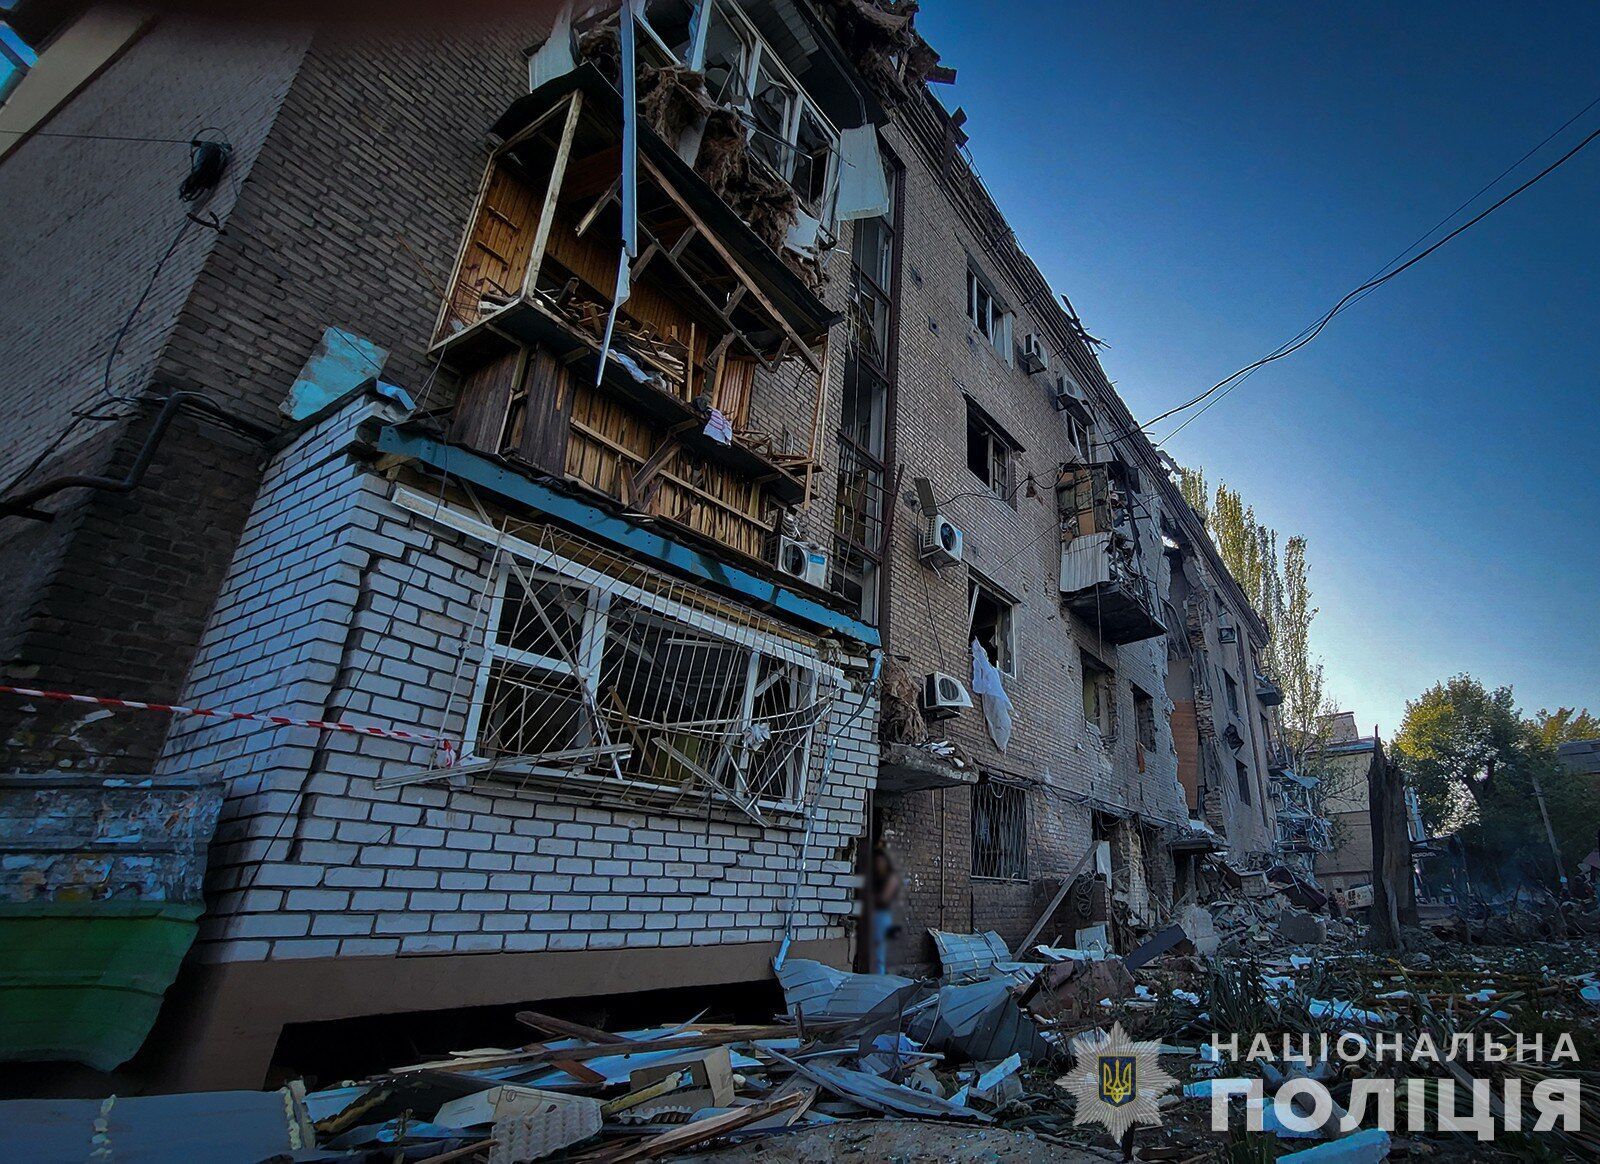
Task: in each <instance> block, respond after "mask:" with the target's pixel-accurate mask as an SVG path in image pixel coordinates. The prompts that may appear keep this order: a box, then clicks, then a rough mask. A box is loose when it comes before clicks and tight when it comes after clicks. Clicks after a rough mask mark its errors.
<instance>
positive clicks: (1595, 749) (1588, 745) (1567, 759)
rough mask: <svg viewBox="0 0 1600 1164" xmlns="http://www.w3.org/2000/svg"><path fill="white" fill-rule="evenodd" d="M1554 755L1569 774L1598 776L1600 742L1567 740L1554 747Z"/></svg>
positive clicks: (1599, 769) (1599, 772)
mask: <svg viewBox="0 0 1600 1164" xmlns="http://www.w3.org/2000/svg"><path fill="white" fill-rule="evenodd" d="M1556 755H1557V757H1558V758H1559V759H1560V761H1561V766H1562V767H1564V768H1566V769H1567V770H1568V771H1569V772H1573V773H1576V774H1581V775H1585V776H1600V740H1568V741H1567V742H1566V743H1564V744H1558V745H1557V746H1556Z"/></svg>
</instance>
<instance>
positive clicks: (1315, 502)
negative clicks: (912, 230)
mask: <svg viewBox="0 0 1600 1164" xmlns="http://www.w3.org/2000/svg"><path fill="white" fill-rule="evenodd" d="M917 20H918V27H919V28H920V29H921V30H922V32H923V35H924V36H926V37H927V38H928V40H929V41H930V42H931V43H932V44H933V45H934V46H935V47H937V48H938V49H939V50H940V51H941V52H942V53H943V54H944V59H945V62H946V63H947V64H950V65H952V66H954V67H955V68H956V69H957V70H958V73H959V76H958V81H957V83H956V85H954V86H950V87H939V88H938V90H937V91H938V93H939V95H940V97H941V98H942V99H943V100H944V101H945V102H946V104H947V105H949V106H952V107H954V106H956V105H960V106H962V107H964V108H965V109H966V111H967V113H968V117H969V120H968V122H967V130H968V132H970V133H971V135H972V143H971V148H972V151H973V156H974V158H975V160H976V162H977V164H978V168H979V171H980V172H981V173H982V174H983V176H984V179H985V182H986V183H987V184H988V186H989V187H990V189H991V191H992V192H993V193H994V195H995V197H996V198H997V200H998V201H999V203H1000V205H1001V208H1002V209H1003V210H1004V211H1005V212H1006V214H1007V215H1008V217H1009V218H1010V220H1011V222H1012V224H1013V226H1014V227H1015V228H1016V231H1017V234H1018V236H1019V237H1020V239H1021V241H1022V244H1023V246H1024V247H1025V248H1026V249H1027V250H1028V251H1029V253H1030V254H1031V255H1033V257H1034V259H1035V261H1036V262H1037V263H1038V264H1039V267H1040V269H1041V270H1042V271H1043V272H1044V274H1045V276H1046V278H1047V279H1049V281H1050V282H1051V284H1052V286H1054V287H1055V288H1056V290H1057V291H1060V292H1065V293H1066V294H1068V295H1069V296H1071V298H1072V301H1073V304H1074V306H1075V307H1076V308H1077V310H1078V312H1079V313H1080V314H1081V315H1082V317H1083V319H1084V323H1085V325H1086V326H1087V327H1088V329H1089V331H1090V332H1091V333H1092V334H1094V335H1096V336H1099V337H1100V338H1101V339H1103V340H1105V341H1106V342H1107V343H1108V344H1109V347H1108V348H1107V349H1106V350H1105V351H1103V352H1102V354H1101V359H1102V361H1103V363H1104V364H1105V367H1106V370H1107V373H1108V374H1109V375H1110V376H1111V378H1112V379H1113V380H1114V381H1116V383H1117V386H1118V388H1119V390H1120V391H1121V393H1122V395H1123V397H1124V398H1125V399H1126V400H1127V401H1128V403H1129V406H1130V407H1131V408H1132V409H1133V411H1134V414H1135V415H1136V416H1138V417H1140V418H1144V417H1147V416H1152V415H1155V414H1156V413H1158V412H1161V411H1163V410H1164V409H1166V408H1168V407H1170V406H1171V405H1173V404H1175V403H1178V402H1180V401H1182V400H1184V399H1187V398H1188V397H1190V396H1192V395H1194V394H1195V393H1196V392H1198V391H1200V390H1202V389H1204V388H1207V387H1209V386H1210V385H1211V384H1213V383H1215V382H1216V381H1217V380H1219V379H1221V378H1222V377H1223V376H1224V375H1226V374H1227V373H1229V372H1232V371H1233V370H1234V369H1235V368H1238V367H1240V366H1241V365H1243V364H1246V363H1248V362H1249V361H1251V360H1253V359H1256V358H1258V357H1259V356H1262V355H1264V354H1266V353H1267V352H1268V351H1270V350H1271V349H1272V348H1274V347H1276V346H1277V345H1278V344H1279V343H1281V342H1283V341H1284V340H1287V339H1288V338H1290V337H1291V336H1293V335H1294V334H1295V333H1297V332H1298V331H1299V330H1300V329H1301V328H1302V327H1304V326H1305V325H1306V324H1308V323H1310V322H1311V321H1312V320H1314V319H1315V318H1317V317H1318V316H1319V315H1321V314H1322V313H1323V312H1324V311H1325V310H1326V309H1327V308H1328V307H1330V306H1332V304H1333V303H1334V302H1335V301H1336V300H1337V299H1338V298H1339V297H1340V296H1341V295H1342V294H1344V292H1345V291H1347V290H1349V289H1350V288H1352V287H1354V286H1356V285H1358V284H1359V283H1361V282H1363V281H1365V280H1366V279H1367V278H1368V277H1369V276H1371V275H1372V274H1373V273H1374V272H1375V271H1376V270H1377V269H1378V268H1380V267H1381V266H1382V265H1383V264H1384V263H1385V262H1387V261H1388V260H1389V259H1390V258H1391V257H1393V256H1394V255H1395V254H1396V253H1397V252H1399V251H1400V250H1401V248H1402V247H1404V246H1406V245H1407V244H1408V243H1410V242H1412V241H1413V240H1414V239H1416V238H1417V237H1418V236H1419V235H1421V234H1422V233H1423V232H1424V231H1426V230H1427V229H1428V228H1429V227H1431V226H1432V225H1433V224H1434V223H1435V222H1437V221H1438V220H1439V219H1440V218H1441V217H1443V216H1444V215H1445V214H1446V213H1447V212H1448V211H1450V210H1451V209H1452V208H1454V207H1455V206H1456V205H1458V204H1459V203H1460V202H1462V201H1463V200H1464V199H1466V198H1467V197H1468V196H1469V195H1471V194H1472V193H1473V192H1474V191H1475V190H1477V189H1478V188H1479V187H1480V186H1482V185H1483V184H1484V183H1485V182H1487V181H1489V179H1491V178H1492V177H1494V175H1495V174H1497V173H1499V172H1500V171H1501V170H1502V169H1504V168H1505V167H1506V166H1507V165H1509V164H1510V163H1511V162H1513V161H1514V160H1515V159H1516V158H1518V157H1519V156H1521V155H1522V154H1523V153H1524V152H1525V151H1526V150H1527V149H1529V148H1530V147H1532V146H1533V145H1534V144H1535V143H1536V142H1538V141H1539V140H1540V139H1541V138H1543V137H1544V136H1545V135H1546V134H1548V133H1549V132H1550V131H1551V130H1553V129H1555V128H1556V126H1558V125H1560V124H1561V123H1562V122H1563V121H1565V120H1566V119H1567V118H1568V117H1570V116H1571V115H1572V114H1574V113H1576V112H1577V111H1578V110H1579V109H1581V108H1583V107H1584V106H1585V105H1586V104H1588V103H1589V102H1590V101H1592V100H1594V99H1595V98H1596V97H1600V68H1597V67H1596V66H1597V62H1600V7H1596V6H1593V5H1579V4H1570V5H1562V4H1539V5H1520V4H1518V5H1513V4H1499V5H1478V4H1450V5H1443V4H1441V5H1411V4H1407V5H1376V4H1365V3H1355V4H1347V5H1342V6H1334V5H1310V4H1288V3H1282V4H1277V5H1266V4H1249V5H1245V4H1217V5H1179V4H1144V3H1118V4H1110V5H1106V4H1096V5H1089V4H1079V3H1058V4H1050V3H1029V4H1015V3H1007V4H1004V5H1000V4H982V5H980V4H965V3H956V2H955V0H931V2H930V3H927V4H926V5H925V6H924V9H923V11H922V13H921V14H920V15H919V16H918V18H917ZM1597 126H1600V106H1596V108H1595V109H1593V110H1591V111H1590V112H1589V113H1588V114H1587V115H1585V117H1583V118H1582V119H1581V120H1580V121H1579V122H1578V123H1577V124H1575V125H1574V126H1573V127H1572V128H1571V129H1569V130H1568V131H1567V132H1566V133H1565V134H1563V135H1562V136H1561V137H1560V138H1558V139H1557V140H1556V142H1553V143H1552V145H1551V146H1549V147H1547V148H1546V149H1545V150H1544V151H1543V152H1541V153H1540V154H1539V155H1537V156H1536V157H1535V158H1534V159H1532V161H1530V162H1529V163H1527V164H1526V165H1525V166H1524V168H1522V169H1520V170H1518V171H1517V172H1516V173H1515V174H1513V175H1512V176H1511V178H1509V179H1508V180H1507V181H1506V182H1505V183H1504V184H1503V185H1502V186H1501V187H1497V188H1496V190H1495V191H1494V192H1493V193H1491V195H1490V196H1489V198H1486V199H1485V200H1483V201H1482V202H1480V203H1478V204H1476V205H1475V206H1474V207H1473V211H1475V210H1477V209H1480V208H1481V207H1482V206H1483V205H1486V204H1487V202H1488V201H1490V200H1492V199H1493V198H1494V197H1496V196H1498V194H1500V193H1503V192H1504V191H1505V190H1509V189H1510V188H1511V187H1512V186H1513V185H1515V184H1516V183H1517V182H1520V181H1521V180H1523V179H1524V178H1526V177H1528V176H1531V175H1532V174H1533V173H1534V172H1536V170H1537V169H1539V168H1542V166H1543V165H1544V164H1547V163H1548V162H1549V161H1551V160H1554V158H1555V157H1557V156H1559V154H1560V153H1561V152H1564V149H1565V148H1568V147H1570V146H1571V145H1573V144H1575V143H1576V141H1577V140H1578V139H1579V138H1580V137H1582V136H1583V134H1584V133H1586V132H1588V131H1590V130H1593V129H1594V128H1595V127H1597ZM1597 209H1600V141H1597V142H1596V143H1594V144H1593V145H1591V146H1590V147H1589V148H1588V149H1587V150H1585V151H1584V153H1582V154H1580V155H1579V156H1578V157H1576V158H1574V159H1573V160H1572V161H1571V162H1569V163H1567V164H1566V165H1565V166H1563V167H1562V168H1561V169H1560V170H1558V171H1556V172H1555V173H1554V174H1552V175H1550V177H1548V178H1547V179H1545V180H1544V181H1542V182H1541V183H1539V184H1538V185H1537V186H1535V187H1534V188H1533V189H1531V190H1529V191H1528V192H1527V193H1526V194H1524V195H1523V196H1522V197H1520V198H1518V199H1516V200H1515V201H1513V202H1512V203H1511V204H1509V205H1507V206H1506V207H1505V208H1503V209H1502V210H1500V211H1497V212H1496V213H1495V214H1493V215H1491V216H1490V217H1489V218H1488V219H1487V220H1485V221H1484V222H1483V223H1482V224H1481V225H1479V226H1477V227H1474V228H1473V229H1472V230H1470V231H1468V232H1467V233H1466V234H1464V235H1462V236H1461V237H1460V238H1459V239H1457V240H1455V241H1454V242H1452V243H1450V244H1449V245H1448V246H1446V247H1444V248H1443V249H1441V250H1440V251H1438V252H1437V253H1436V254H1435V255H1433V256H1432V257H1430V258H1428V259H1426V260H1424V261H1423V262H1422V263H1420V264H1419V265H1418V266H1416V267H1414V268H1412V269H1411V270H1409V271H1407V272H1406V273H1404V274H1402V275H1400V276H1399V277H1398V278H1397V279H1395V280H1393V281H1392V282H1390V283H1388V284H1386V285H1385V286H1383V287H1382V288H1380V289H1379V290H1377V291H1375V292H1374V293H1373V294H1371V295H1369V296H1367V297H1366V298H1365V299H1363V300H1362V301H1361V302H1360V303H1358V304H1357V305H1355V306H1354V307H1352V308H1350V309H1348V310H1346V311H1345V312H1344V313H1343V314H1341V315H1340V316H1339V317H1338V318H1337V319H1336V320H1335V321H1334V322H1333V323H1332V324H1330V325H1329V327H1328V328H1327V329H1326V330H1325V331H1324V332H1323V334H1322V335H1321V337H1320V338H1319V339H1317V340H1316V341H1315V342H1313V343H1312V344H1311V345H1310V346H1308V347H1307V348H1305V349H1304V350H1303V351H1301V352H1299V353H1297V354H1295V355H1293V356H1291V357H1289V358H1288V359H1286V360H1284V361H1281V362H1279V363H1276V364H1274V365H1272V366H1270V367H1268V368H1265V369H1263V370H1261V371H1260V372H1258V373H1256V374H1255V375H1254V376H1253V377H1252V378H1251V379H1250V380H1249V381H1248V382H1247V383H1245V384H1244V385H1243V386H1242V387H1240V388H1239V389H1238V390H1237V391H1235V392H1234V393H1233V394H1232V395H1231V396H1229V397H1228V398H1227V399H1226V400H1224V401H1222V402H1221V403H1220V404H1218V405H1217V406H1216V407H1214V408H1212V409H1211V410H1210V411H1208V412H1207V413H1206V414H1205V415H1204V416H1202V417H1200V418H1199V419H1198V420H1196V421H1195V422H1194V423H1193V424H1191V425H1189V426H1188V427H1187V428H1185V429H1184V430H1183V432H1182V433H1181V434H1179V435H1178V436H1176V437H1175V438H1174V439H1173V440H1172V441H1171V442H1170V444H1168V445H1166V446H1165V447H1166V448H1167V449H1168V451H1170V452H1171V453H1172V454H1173V455H1174V456H1175V457H1177V459H1178V460H1179V461H1180V462H1182V463H1184V464H1191V465H1199V466H1201V467H1203V468H1204V469H1205V471H1206V474H1207V476H1208V478H1209V479H1211V480H1212V481H1213V482H1214V481H1216V480H1217V479H1223V480H1226V481H1227V482H1229V483H1230V484H1232V485H1234V486H1236V487H1237V488H1238V489H1239V490H1240V491H1241V492H1242V493H1243V494H1244V496H1245V498H1246V499H1247V500H1248V501H1250V502H1252V503H1253V504H1254V505H1255V507H1256V511H1257V513H1258V515H1259V516H1260V517H1261V518H1262V519H1263V520H1265V521H1266V522H1267V523H1268V524H1270V525H1273V526H1274V527H1276V528H1277V529H1279V530H1280V531H1282V532H1283V533H1284V534H1285V535H1287V534H1290V533H1303V534H1305V535H1306V537H1307V538H1308V539H1309V542H1310V554H1311V564H1312V586H1313V589H1314V591H1315V601H1316V603H1317V605H1318V606H1319V607H1320V609H1321V614H1320V616H1319V618H1318V619H1317V622H1316V625H1315V629H1314V635H1315V644H1316V648H1317V650H1318V653H1319V654H1321V655H1322V656H1323V658H1324V659H1325V661H1326V663H1327V668H1328V673H1329V679H1330V685H1331V688H1332V691H1333V694H1334V695H1335V697H1336V698H1337V699H1338V700H1339V702H1340V703H1341V704H1342V705H1343V706H1344V707H1347V708H1349V709H1351V710H1353V711H1354V712H1355V713H1356V717H1357V720H1358V721H1359V722H1360V723H1361V724H1362V725H1363V727H1366V726H1368V725H1371V724H1373V723H1376V724H1378V725H1379V726H1380V727H1381V729H1382V730H1383V732H1384V733H1385V734H1389V733H1392V732H1393V731H1394V729H1395V728H1396V727H1397V726H1398V724H1399V721H1400V718H1401V715H1402V714H1403V710H1404V704H1405V700H1406V699H1407V698H1409V697H1412V696H1414V695H1415V694H1417V693H1418V692H1420V691H1422V690H1423V689H1424V688H1426V687H1427V686H1429V685H1430V684H1431V683H1432V682H1434V681H1435V680H1437V679H1441V678H1444V677H1446V676H1448V675H1451V674H1453V673H1455V672H1458V671H1470V672H1471V673H1473V674H1474V675H1477V676H1478V677H1479V678H1481V679H1483V680H1484V681H1485V682H1486V683H1490V684H1499V683H1509V684H1511V685H1512V686H1513V687H1514V688H1515V689H1516V693H1517V696H1518V700H1519V702H1520V703H1521V704H1522V706H1523V708H1524V710H1525V711H1527V712H1529V713H1531V712H1532V711H1534V710H1536V709H1538V708H1539V707H1541V706H1547V707H1552V708H1553V707H1554V706H1556V705H1557V704H1567V705H1571V704H1578V705H1580V706H1581V705H1585V704H1587V705H1588V706H1589V707H1591V708H1594V709H1596V710H1597V711H1600V602H1597V597H1600V595H1597V591H1600V471H1597V450H1600V421H1597V410H1596V402H1597V398H1600V393H1597V387H1600V327H1597V316H1600V219H1597V214H1596V211H1597ZM1471 212H1472V211H1469V212H1468V213H1469V214H1470V213H1471ZM1174 423H1175V421H1174V422H1168V423H1165V424H1163V425H1160V426H1158V427H1157V428H1156V429H1155V434H1154V435H1156V436H1157V437H1158V438H1159V437H1161V436H1162V435H1164V434H1165V433H1166V432H1168V431H1169V430H1170V428H1171V427H1172V424H1174Z"/></svg>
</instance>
